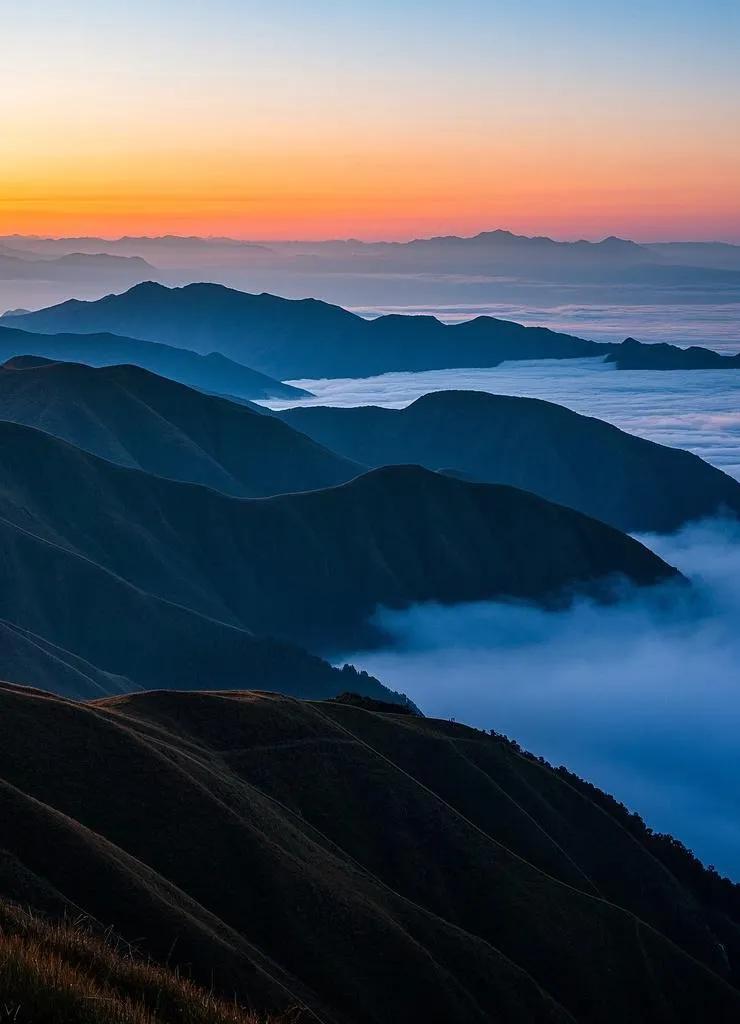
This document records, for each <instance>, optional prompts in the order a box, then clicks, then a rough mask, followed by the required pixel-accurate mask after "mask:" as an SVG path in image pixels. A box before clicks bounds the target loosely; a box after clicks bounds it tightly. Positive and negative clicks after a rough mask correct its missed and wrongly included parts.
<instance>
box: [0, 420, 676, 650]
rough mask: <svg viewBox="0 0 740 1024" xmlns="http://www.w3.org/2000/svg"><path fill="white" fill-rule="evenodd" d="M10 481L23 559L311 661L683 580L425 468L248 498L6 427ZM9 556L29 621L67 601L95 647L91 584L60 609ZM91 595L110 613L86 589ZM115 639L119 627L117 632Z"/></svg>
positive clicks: (538, 505) (567, 519)
mask: <svg viewBox="0 0 740 1024" xmlns="http://www.w3.org/2000/svg"><path fill="white" fill-rule="evenodd" d="M0 474H1V475H2V480H3V486H2V488H0V521H1V527H2V531H5V532H6V533H7V534H8V544H9V545H10V546H11V548H15V546H16V545H19V544H23V545H26V544H28V543H31V542H35V543H39V542H44V543H45V544H46V545H47V546H48V545H52V546H53V548H54V549H55V550H56V551H58V552H59V556H58V557H60V558H69V557H70V556H74V557H76V558H77V559H78V560H80V566H79V573H81V572H83V569H84V571H88V567H90V566H92V567H95V568H97V569H100V568H103V569H105V570H106V571H107V572H108V573H109V574H112V576H113V577H114V579H115V580H116V581H120V580H125V581H126V582H127V583H128V584H130V585H131V586H133V587H134V588H137V589H138V590H139V591H143V592H144V593H145V594H147V595H151V596H153V597H155V598H157V599H159V600H160V601H165V602H171V603H172V604H175V605H178V606H181V607H182V608H187V609H191V610H192V611H195V612H197V613H198V614H199V615H201V616H207V617H208V618H209V619H215V620H218V622H220V623H222V624H223V623H226V624H228V625H231V626H234V627H237V628H238V629H240V630H244V629H247V630H250V631H252V632H253V633H256V634H258V635H271V636H277V637H281V638H283V639H286V640H290V641H297V642H299V643H302V644H308V645H310V646H311V647H312V648H313V649H320V650H328V649H333V650H336V649H337V648H338V647H342V646H344V645H345V644H353V643H356V642H364V641H369V640H370V639H371V638H372V637H375V636H376V633H375V631H374V630H373V629H372V627H371V626H370V625H369V623H368V620H369V618H370V616H371V615H372V613H373V612H374V610H375V609H376V607H377V606H378V605H387V606H390V607H404V606H407V605H409V604H412V603H415V602H420V601H441V602H446V603H449V602H458V601H475V600H483V599H486V598H495V597H503V598H517V599H525V600H534V601H540V602H550V601H552V600H557V599H559V596H560V595H562V594H563V592H564V591H569V590H571V589H573V588H587V589H593V588H595V587H599V586H600V585H601V583H600V581H602V580H603V579H604V578H606V577H611V576H614V575H620V576H624V577H625V578H626V579H628V580H630V581H632V582H633V583H636V584H653V583H656V582H660V581H664V580H667V579H671V578H673V577H674V576H676V575H677V574H676V573H675V570H673V569H671V568H670V567H669V566H667V565H666V564H665V563H664V562H662V561H661V560H660V559H659V558H657V556H655V555H654V554H653V553H652V552H650V551H648V549H647V548H645V547H643V546H642V545H641V544H639V543H637V542H636V541H634V540H632V539H631V538H629V537H626V536H625V535H623V534H621V533H619V532H618V531H616V530H613V529H611V528H610V527H608V526H605V525H603V524H602V523H599V522H597V521H595V520H593V519H589V518H587V517H586V516H583V515H581V514H580V513H578V512H574V511H571V510H569V509H566V508H562V507H560V506H558V505H553V504H550V503H548V502H546V501H544V500H542V499H541V498H538V497H536V496H535V495H533V494H529V493H527V492H524V491H519V490H516V489H513V488H509V487H503V486H496V485H487V484H477V483H467V482H464V481H460V480H455V479H452V478H449V477H446V476H442V475H440V474H437V473H432V472H429V471H428V470H425V469H421V468H419V467H393V468H388V469H383V470H376V471H374V472H371V473H368V474H366V475H365V476H361V477H358V478H356V479H354V480H352V481H350V482H349V483H347V484H343V485H341V486H339V487H333V488H328V489H325V490H321V491H310V492H306V493H303V494H287V495H281V496H278V497H274V498H264V499H237V498H232V497H229V496H226V495H223V494H220V493H218V492H216V491H213V490H210V489H208V488H205V487H199V486H195V485H191V484H184V483H175V482H172V481H170V480H166V479H163V478H159V477H155V476H151V475H149V474H146V473H142V472H141V471H138V470H131V469H124V468H121V467H118V466H114V465H112V464H111V463H109V462H106V461H104V460H102V459H98V458H96V457H95V456H92V455H89V454H87V453H84V452H82V451H80V450H79V449H77V448H75V447H73V446H72V445H69V444H66V443H65V442H63V441H60V440H58V439H57V438H53V437H52V436H51V435H48V434H45V433H43V432H41V431H38V430H33V429H31V428H29V427H25V426H20V425H18V424H15V423H0ZM2 531H0V532H2ZM7 557H8V559H11V558H12V559H13V560H14V562H15V564H16V566H17V568H16V570H15V571H14V572H13V573H12V574H11V583H12V587H17V588H22V587H25V588H27V600H26V601H25V602H24V603H23V607H25V608H26V609H27V612H28V614H29V615H34V616H35V615H37V614H38V612H37V604H38V600H37V598H36V596H35V595H36V589H37V588H39V587H41V588H42V597H43V601H44V602H47V601H50V600H52V599H53V600H58V601H59V602H61V607H60V609H59V611H60V613H62V614H63V615H64V617H65V621H66V620H69V622H70V626H71V627H76V628H77V629H79V630H82V631H83V632H85V631H86V632H89V628H88V629H87V630H86V624H85V622H84V619H83V617H82V616H81V615H80V613H79V605H78V604H77V602H78V601H79V596H78V594H77V589H78V588H82V587H83V584H82V583H81V582H80V581H79V580H78V579H77V578H75V580H74V581H73V580H72V579H71V577H70V575H69V572H62V571H61V570H59V572H58V573H57V574H56V575H55V576H54V577H53V578H54V579H55V580H56V584H55V586H54V588H51V592H50V593H49V594H47V593H44V591H43V583H42V580H43V578H44V575H46V577H47V578H48V574H49V570H48V568H45V567H44V559H43V557H40V556H38V557H39V561H38V565H37V566H36V573H37V574H36V575H35V574H30V575H29V571H28V568H27V562H26V561H25V560H24V559H22V558H21V557H20V556H18V555H16V554H12V555H11V554H8V556H7ZM36 557H37V556H34V558H36ZM29 558H30V555H29ZM34 564H35V563H34ZM11 589H12V588H8V587H6V589H5V594H4V601H5V604H4V605H3V604H0V607H6V608H7V610H6V611H2V612H0V615H2V616H3V617H4V618H6V619H8V620H9V621H11V622H15V623H17V624H19V625H22V626H24V627H25V628H28V629H31V630H32V631H33V632H38V633H40V634H41V635H47V634H46V633H45V631H44V630H43V629H37V628H36V626H35V625H32V624H30V623H29V622H26V621H24V622H20V621H19V620H18V618H15V617H14V615H16V614H17V609H18V607H19V606H20V605H19V599H18V595H17V594H16V595H15V596H14V595H13V594H12V593H11ZM82 592H83V593H84V595H85V597H86V600H88V601H89V602H91V603H93V604H94V603H95V602H96V601H97V600H98V597H97V594H96V592H95V590H94V589H93V588H92V587H90V586H88V585H87V584H85V585H84V589H83V590H82ZM117 593H118V591H117ZM116 629H119V627H118V624H117V623H116V622H115V620H113V619H112V620H111V622H110V624H109V626H108V630H116ZM120 632H121V634H122V635H121V638H120V639H121V642H122V643H124V645H125V631H123V630H122V629H120ZM88 642H89V641H88ZM344 649H347V648H346V647H345V648H344ZM73 650H77V648H73ZM92 660H93V662H94V663H95V664H98V662H97V661H96V659H92Z"/></svg>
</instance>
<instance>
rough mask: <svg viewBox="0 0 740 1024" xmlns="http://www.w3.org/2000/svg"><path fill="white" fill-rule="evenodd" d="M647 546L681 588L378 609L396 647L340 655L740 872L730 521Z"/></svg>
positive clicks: (739, 703) (738, 563) (733, 529)
mask: <svg viewBox="0 0 740 1024" xmlns="http://www.w3.org/2000/svg"><path fill="white" fill-rule="evenodd" d="M647 541H648V542H649V544H650V546H651V547H653V548H654V549H656V550H657V551H658V552H659V553H660V554H661V555H662V556H663V557H664V558H666V559H667V560H668V561H670V562H672V563H673V564H675V565H678V566H679V567H680V568H681V569H682V570H683V572H684V573H686V574H687V575H689V576H691V578H692V579H693V581H694V584H695V586H694V597H693V598H690V599H687V597H686V596H685V595H681V594H680V593H675V592H672V591H671V589H670V588H669V589H668V590H659V591H654V592H651V593H646V592H644V591H643V592H632V593H631V594H629V595H627V596H626V598H625V600H623V601H622V602H621V603H620V604H618V605H616V606H610V607H602V606H597V605H594V604H593V603H590V602H588V601H581V602H579V603H578V604H576V605H575V606H574V607H572V608H571V609H569V610H567V611H563V612H546V611H542V610H540V609H537V608H534V607H531V606H525V605H507V604H500V603H498V604H497V603H486V604H476V605H467V606H457V607H453V608H442V607H439V606H424V607H416V608H414V609H411V610H409V611H406V612H402V613H398V612H394V613H389V612H382V613H381V614H380V618H381V620H382V624H383V625H384V626H385V628H386V629H387V630H389V631H390V632H391V634H392V635H393V636H394V637H395V640H396V643H395V646H394V647H393V648H392V649H390V650H386V651H382V652H372V653H367V652H360V653H353V654H351V655H347V659H346V660H351V661H353V662H354V663H355V664H356V665H358V666H361V667H362V668H365V669H367V670H368V671H370V672H372V673H373V674H375V675H378V676H379V677H380V678H382V679H383V680H384V682H385V683H386V684H388V685H390V686H392V687H393V688H394V689H398V690H402V691H404V692H406V693H408V694H409V696H410V697H412V699H413V700H414V701H416V702H417V703H418V704H419V705H420V706H421V707H422V709H423V710H424V712H425V713H427V714H429V715H433V716H435V717H443V718H452V717H454V718H457V719H458V720H460V721H465V722H469V723H471V724H473V725H476V726H479V727H485V728H494V729H496V730H497V731H499V732H504V733H506V734H508V735H510V736H512V737H514V738H516V739H517V740H519V741H520V742H521V743H522V744H523V745H524V746H525V747H528V748H529V749H531V750H533V751H534V752H536V753H538V754H541V755H543V756H544V757H546V758H547V759H548V760H549V761H551V762H553V763H554V764H565V765H567V766H568V767H569V768H571V769H572V770H573V771H575V772H577V773H578V774H580V775H582V776H583V777H585V778H587V779H589V780H590V781H592V782H594V783H595V784H596V785H598V786H600V787H602V788H603V789H605V790H607V791H609V792H611V793H613V794H614V795H616V796H617V797H618V798H619V799H621V800H622V801H624V802H625V803H626V804H627V805H628V806H629V807H630V808H631V809H634V810H637V811H638V812H639V813H641V814H642V815H643V817H644V818H645V819H646V821H647V822H648V824H650V825H651V826H653V827H654V828H656V829H657V830H659V831H667V832H671V833H673V834H674V835H676V836H677V837H679V838H680V839H682V840H683V841H684V842H685V843H686V844H687V845H688V846H689V847H690V848H691V849H693V850H694V851H695V852H696V853H697V855H698V856H700V857H701V858H702V859H703V860H704V861H705V862H708V863H714V864H716V866H717V867H718V869H719V870H721V871H724V872H726V873H728V874H730V875H731V876H733V877H735V878H737V879H740V787H738V785H737V779H738V778H739V777H740V741H739V739H738V738H739V737H740V630H739V629H738V627H737V623H738V621H740V526H738V524H734V523H733V524H729V523H722V522H715V523H707V524H700V525H697V526H694V527H691V528H689V529H687V530H685V531H683V532H682V533H681V534H678V535H676V536H674V537H670V538H665V537H659V538H656V537H651V538H647Z"/></svg>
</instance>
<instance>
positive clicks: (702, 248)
mask: <svg viewBox="0 0 740 1024" xmlns="http://www.w3.org/2000/svg"><path fill="white" fill-rule="evenodd" d="M0 246H5V247H6V249H9V250H12V252H13V254H14V255H15V256H16V257H17V256H19V255H21V254H23V255H25V256H26V257H30V258H33V259H36V260H37V261H40V258H41V257H54V258H59V257H61V256H64V255H65V254H74V253H86V254H89V255H95V254H98V253H108V254H111V255H117V256H127V257H139V258H142V259H145V260H146V261H147V262H149V263H150V264H151V265H152V266H153V267H154V268H155V269H154V270H153V271H152V272H150V273H148V274H147V275H146V276H145V277H138V278H135V279H134V280H131V279H129V280H128V281H126V282H125V283H124V282H121V283H120V285H119V287H126V286H127V285H128V284H133V283H135V281H136V280H144V279H146V278H149V279H154V280H158V281H161V282H162V283H163V284H170V285H184V284H190V283H193V282H197V281H214V282H218V283H220V284H223V285H227V286H229V287H233V288H239V289H248V290H250V291H257V292H259V291H267V292H272V293H275V294H278V295H285V296H289V297H293V298H300V297H301V296H305V295H313V296H316V297H317V298H321V299H324V300H325V301H328V302H335V303H338V304H340V305H344V306H354V307H362V306H376V307H381V308H382V307H383V306H388V305H391V306H392V305H398V306H413V305H427V306H428V305H447V304H449V305H453V306H454V305H458V304H464V305H467V304H483V305H489V304H498V303H503V304H511V303H515V304H521V305H525V306H528V307H530V308H538V307H540V308H542V307H553V306H572V305H573V304H577V305H581V304H586V305H592V304H598V305H603V304H619V305H621V304H628V305H635V306H640V305H645V304H673V303H674V302H675V297H676V295H675V293H676V289H677V288H680V289H682V296H683V299H682V301H687V300H688V301H689V302H690V303H696V304H699V305H702V304H706V303H713V302H719V303H728V302H732V303H734V302H737V301H738V300H740V246H737V245H730V244H723V243H719V242H716V243H702V242H675V243H670V242H668V243H659V242H658V243H638V242H634V241H631V240H629V239H624V238H617V237H614V236H611V237H609V238H604V239H602V240H601V241H598V242H588V241H585V240H580V241H556V240H554V239H552V238H545V237H532V238H530V237H526V236H523V235H517V234H514V233H512V232H511V231H505V230H500V229H499V230H492V231H482V232H480V233H479V234H478V235H475V236H473V237H457V236H442V237H435V238H417V239H413V240H411V241H409V242H382V241H381V242H365V241H360V240H358V239H354V238H348V239H334V240H332V239H329V240H320V239H319V240H311V239H302V240H296V241H284V240H268V241H263V240H259V241H257V242H254V241H252V242H247V241H243V240H239V239H233V238H198V237H186V238H183V237H177V236H173V235H169V236H163V237H158V238H157V237H153V238H148V237H138V238H137V237H124V238H117V239H104V238H40V237H30V236H28V237H23V236H17V235H15V236H6V237H5V238H2V239H0ZM1 283H2V282H0V285H1ZM69 283H70V285H71V287H69V288H68V289H67V294H66V295H65V294H64V292H63V290H62V289H61V288H60V287H59V286H55V285H53V284H49V283H48V282H44V281H43V280H42V279H41V278H39V280H38V282H36V283H34V287H33V289H29V290H28V294H27V293H26V291H19V286H20V285H21V284H22V282H21V281H18V280H16V281H15V288H14V290H13V291H10V290H8V289H6V290H5V292H6V294H7V301H8V302H12V303H13V304H14V305H16V306H19V305H24V306H26V307H28V308H32V309H37V308H40V307H41V306H48V305H51V304H52V303H54V302H59V301H61V300H62V299H63V298H66V297H68V296H69V295H70V294H74V295H75V296H76V297H78V298H85V299H96V298H99V297H100V296H101V295H102V294H103V291H102V289H101V287H100V285H99V284H98V285H96V284H95V282H94V280H93V279H88V278H87V277H86V276H85V275H83V274H80V275H78V277H77V278H74V279H70V281H69ZM3 297H4V296H3V289H2V288H1V287H0V301H1V300H2V299H3ZM677 326H678V325H677ZM162 340H165V339H162Z"/></svg>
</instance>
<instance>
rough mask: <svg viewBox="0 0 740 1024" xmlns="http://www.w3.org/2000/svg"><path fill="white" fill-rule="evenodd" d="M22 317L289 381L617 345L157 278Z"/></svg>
mask: <svg viewBox="0 0 740 1024" xmlns="http://www.w3.org/2000/svg"><path fill="white" fill-rule="evenodd" d="M12 325H13V326H14V327H19V328H23V329H24V330H30V331H46V332H56V331H75V332H78V333H81V334H88V333H94V332H97V331H112V332H113V333H115V334H125V335H127V336H130V337H134V338H144V339H147V340H149V341H159V342H165V343H167V344H176V345H186V346H188V347H189V348H192V349H194V350H195V351H198V352H213V351H217V352H221V353H223V354H224V355H226V356H229V357H230V358H232V359H236V360H238V361H240V362H244V363H246V364H247V365H249V366H254V367H255V368H256V369H258V370H260V371H261V372H262V373H267V374H269V375H270V376H274V377H278V378H280V379H281V380H285V379H289V378H290V379H294V378H301V377H314V378H315V377H342V376H351V377H361V376H369V375H372V374H376V373H385V372H388V371H390V370H432V369H443V368H445V367H450V366H495V365H496V364H498V363H500V362H501V361H502V360H504V359H532V358H535V359H542V358H553V359H557V358H569V357H574V356H580V357H583V356H598V355H604V354H605V353H606V351H608V349H607V347H606V346H603V345H597V344H595V343H594V342H591V341H584V340H583V339H581V338H574V337H571V336H570V335H566V334H557V333H555V332H553V331H549V330H545V329H544V328H536V327H522V326H520V325H519V324H515V323H510V322H509V321H506V320H495V319H492V318H490V317H478V318H477V319H476V320H472V321H470V322H468V323H463V324H458V325H455V326H446V325H444V324H442V323H441V322H440V321H439V320H436V319H435V318H434V317H428V316H385V317H380V318H379V319H377V320H372V321H370V320H364V319H363V318H362V317H359V316H355V315H354V314H353V313H349V312H347V310H344V309H341V308H340V307H338V306H331V305H328V304H327V303H325V302H318V301H316V300H315V299H303V300H289V299H281V298H278V297H276V296H274V295H267V294H262V295H250V294H248V293H246V292H239V291H234V290H233V289H230V288H225V287H223V286H222V285H214V284H193V285H188V286H186V287H184V288H165V287H163V286H162V285H158V284H154V283H152V282H149V283H147V284H144V285H139V286H137V287H135V288H132V289H131V290H130V291H128V292H126V293H125V294H123V295H108V296H106V298H104V299H100V300H99V301H97V302H80V301H78V300H70V301H69V302H64V303H62V304H61V305H59V306H52V307H50V308H49V309H45V310H39V311H38V312H35V313H30V314H27V315H21V316H14V317H13V318H12ZM83 361H84V360H83ZM118 361H119V362H121V361H124V360H118ZM125 361H127V362H132V361H133V360H125ZM212 390H221V391H222V392H223V391H224V390H227V389H223V388H222V389H212ZM232 390H233V389H232ZM246 397H250V396H246Z"/></svg>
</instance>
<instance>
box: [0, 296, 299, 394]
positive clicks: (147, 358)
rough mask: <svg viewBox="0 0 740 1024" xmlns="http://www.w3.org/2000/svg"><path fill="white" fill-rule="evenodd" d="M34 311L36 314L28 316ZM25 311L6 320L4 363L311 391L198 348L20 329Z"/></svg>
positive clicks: (238, 389) (216, 388)
mask: <svg viewBox="0 0 740 1024" xmlns="http://www.w3.org/2000/svg"><path fill="white" fill-rule="evenodd" d="M28 315H33V314H28ZM25 319H26V315H25V314H13V315H12V316H10V317H7V316H6V317H3V318H2V322H0V362H5V361H7V360H8V359H11V358H13V357H15V356H24V355H37V356H43V357H45V358H47V359H51V360H63V361H66V362H75V363H87V364H88V365H90V366H111V365H117V364H121V363H131V364H133V365H134V366H141V367H143V368H144V369H145V370H151V371H152V372H153V373H158V374H160V375H161V376H163V377H170V378H171V379H172V380H178V381H180V382H181V383H182V384H188V385H189V386H190V387H195V388H201V389H202V390H204V391H211V392H216V393H217V394H223V393H224V392H229V393H233V394H235V395H236V396H237V397H239V398H247V399H252V398H300V397H302V396H305V394H306V392H305V391H302V390H301V389H299V388H292V387H290V386H289V385H287V384H283V383H281V381H279V380H273V379H272V378H270V377H267V376H266V375H265V374H262V373H258V372H256V371H255V370H251V369H249V368H248V367H246V366H243V365H241V364H240V363H236V362H234V361H233V360H231V359H227V358H226V357H225V356H223V355H221V354H220V353H218V352H211V353H210V354H208V355H198V354H196V353H195V352H193V351H191V350H188V349H183V348H175V347H173V346H172V345H159V344H156V343H152V342H147V341H141V340H139V339H137V338H126V337H121V336H119V335H117V334H92V335H90V334H87V333H83V334H64V333H60V334H57V333H52V334H43V333H40V334H39V333H36V332H31V331H25V330H21V329H20V321H22V320H25Z"/></svg>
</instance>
